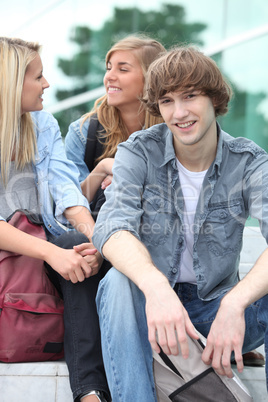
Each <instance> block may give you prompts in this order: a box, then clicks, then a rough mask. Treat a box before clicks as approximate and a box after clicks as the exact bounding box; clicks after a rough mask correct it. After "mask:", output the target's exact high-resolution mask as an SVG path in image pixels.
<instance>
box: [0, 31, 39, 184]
mask: <svg viewBox="0 0 268 402" xmlns="http://www.w3.org/2000/svg"><path fill="white" fill-rule="evenodd" d="M39 51H40V45H39V44H38V43H33V42H26V41H24V40H22V39H17V38H6V37H0V156H1V177H2V181H3V183H4V185H6V183H7V180H8V176H9V169H10V161H11V160H12V158H15V164H16V167H17V168H19V169H22V168H23V167H24V166H25V164H27V163H30V162H31V161H34V156H35V151H36V138H35V133H34V127H33V122H32V118H31V115H30V113H24V114H23V115H21V97H22V89H23V82H24V77H25V73H26V70H27V67H28V65H29V63H30V62H31V61H32V60H33V59H34V58H35V56H36V54H37V53H38V52H39Z"/></svg>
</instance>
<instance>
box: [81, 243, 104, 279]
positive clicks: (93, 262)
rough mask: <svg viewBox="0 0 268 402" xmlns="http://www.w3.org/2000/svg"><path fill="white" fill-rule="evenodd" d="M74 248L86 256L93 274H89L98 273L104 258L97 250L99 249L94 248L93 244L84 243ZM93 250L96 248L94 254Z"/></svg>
mask: <svg viewBox="0 0 268 402" xmlns="http://www.w3.org/2000/svg"><path fill="white" fill-rule="evenodd" d="M74 250H75V251H76V252H77V253H79V254H80V255H81V256H82V257H84V258H85V260H86V261H87V263H88V265H89V266H90V268H91V274H90V275H89V276H92V275H96V274H97V273H98V272H99V270H100V267H101V265H102V262H103V258H102V256H101V254H100V253H99V252H98V251H97V249H96V248H94V246H93V244H92V243H82V244H79V245H78V246H74ZM92 250H95V253H94V254H93V253H92Z"/></svg>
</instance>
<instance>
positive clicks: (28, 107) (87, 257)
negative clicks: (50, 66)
mask: <svg viewBox="0 0 268 402" xmlns="http://www.w3.org/2000/svg"><path fill="white" fill-rule="evenodd" d="M39 51H40V46H39V45H38V44H37V43H32V42H26V41H23V40H20V39H12V38H6V37H0V148H1V150H0V157H1V165H0V167H1V172H0V207H1V213H0V249H1V250H7V251H11V252H15V253H18V254H23V255H27V256H30V257H34V258H38V259H41V260H44V261H45V262H46V263H47V266H48V269H49V271H50V274H51V276H52V277H53V281H55V285H56V286H59V290H60V291H61V292H62V294H63V298H64V324H65V338H64V351H65V359H66V361H67V364H68V367H69V373H70V382H71V387H72V391H73V396H74V399H75V400H77V401H79V400H80V398H82V396H83V395H84V394H85V393H89V392H90V391H91V390H92V387H94V388H95V387H96V386H99V388H100V390H101V391H103V392H106V393H107V395H109V390H108V386H107V383H106V379H105V375H104V369H103V366H102V362H101V364H100V365H99V366H97V367H96V370H95V372H94V373H93V378H92V376H91V378H90V379H88V377H87V372H88V362H89V361H90V359H93V360H94V359H95V356H94V353H95V355H101V351H100V347H99V349H98V348H95V349H94V351H93V352H92V353H89V354H88V347H87V345H88V344H90V342H91V334H92V331H91V329H88V328H87V326H86V324H85V323H86V322H87V321H88V316H89V313H88V311H87V309H88V306H89V305H90V303H94V305H95V302H94V295H91V294H90V291H91V286H92V285H91V284H92V283H94V281H95V282H96V283H98V279H97V276H95V274H96V273H97V272H98V270H99V266H100V265H101V264H102V258H101V256H100V254H99V253H97V250H96V249H95V248H94V247H93V245H92V243H90V240H91V236H92V232H93V227H94V220H93V218H92V216H91V214H90V212H89V205H88V201H87V199H86V198H85V197H84V196H83V195H82V193H81V188H80V184H79V181H78V171H77V169H76V167H75V165H74V164H73V163H72V162H71V161H70V160H68V159H67V157H66V154H65V150H64V145H63V141H62V137H61V134H60V131H59V126H58V124H57V122H56V120H55V119H54V118H53V116H52V115H50V114H49V113H46V112H44V111H42V109H43V105H42V102H43V94H44V91H45V90H46V89H47V88H48V87H49V84H48V82H47V81H46V79H45V77H44V76H43V66H42V61H41V58H40V55H39ZM17 209H27V210H29V211H30V212H33V213H38V214H39V215H40V216H41V217H42V220H43V223H44V226H45V228H46V233H47V238H48V241H45V240H41V239H39V238H36V237H34V236H32V235H29V234H26V233H24V232H22V231H20V230H18V229H16V228H15V227H13V226H11V225H10V224H9V223H8V222H7V218H8V217H9V216H10V215H11V214H13V213H14V211H15V210H17ZM70 223H71V225H72V229H74V228H75V229H76V230H69V228H70ZM80 232H81V233H80ZM75 244H76V245H80V244H82V247H81V250H79V251H78V250H75V249H74V248H73V246H74V245H75ZM89 285H90V286H89ZM95 287H96V286H95ZM92 319H93V320H94V317H93V318H92ZM96 320H97V314H96ZM94 346H95V345H94ZM89 349H90V351H91V348H90V347H89ZM88 398H89V399H88V400H91V401H92V402H93V401H94V400H95V401H97V400H98V399H97V397H96V396H95V395H93V396H89V397H88ZM103 400H104V399H103Z"/></svg>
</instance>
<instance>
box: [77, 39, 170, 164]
mask: <svg viewBox="0 0 268 402" xmlns="http://www.w3.org/2000/svg"><path fill="white" fill-rule="evenodd" d="M118 50H126V51H133V52H134V54H135V57H136V58H137V60H138V62H139V63H140V66H141V68H142V71H143V75H144V80H145V75H146V73H147V70H148V68H149V66H150V64H151V63H152V62H153V61H154V60H155V59H156V58H157V57H159V56H160V54H162V53H164V52H165V51H166V50H165V48H164V46H163V45H162V44H161V43H159V42H158V41H156V40H154V39H151V38H149V37H147V36H145V35H139V34H137V35H131V36H128V37H126V38H124V39H122V40H120V41H118V42H117V43H115V44H114V45H113V46H112V48H111V49H110V50H109V51H108V53H107V54H106V66H107V64H108V62H109V60H110V58H111V56H112V54H113V53H114V52H116V51H118ZM144 109H145V108H144V105H143V104H142V103H141V111H144ZM94 114H97V117H98V120H99V122H100V123H101V124H102V126H103V128H104V130H105V133H103V134H102V136H101V137H102V140H101V141H102V142H103V143H104V152H103V154H102V155H101V157H100V158H99V159H98V161H99V160H101V159H104V158H107V157H114V155H115V153H116V150H117V145H118V144H119V143H120V142H123V141H126V140H127V139H128V137H129V133H128V131H127V128H126V126H125V124H124V122H123V120H122V118H121V115H120V112H119V110H118V109H117V108H116V107H114V106H109V105H108V103H107V95H104V96H102V97H101V98H99V99H97V100H96V102H95V104H94V107H93V109H92V110H91V111H90V112H89V113H86V114H85V115H84V116H83V119H82V125H83V124H84V123H85V121H86V120H87V119H90V118H91V117H92V115H94ZM162 121H163V120H162V118H161V117H155V116H153V115H151V114H150V113H149V112H148V111H146V110H145V121H144V122H142V123H143V124H144V127H145V128H148V127H150V126H152V125H154V124H157V123H160V122H162Z"/></svg>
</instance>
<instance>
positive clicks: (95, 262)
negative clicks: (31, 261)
mask: <svg viewBox="0 0 268 402" xmlns="http://www.w3.org/2000/svg"><path fill="white" fill-rule="evenodd" d="M84 244H86V246H84V247H83V249H84V251H83V252H82V253H80V252H78V251H76V250H75V249H64V248H61V247H57V246H54V247H53V250H52V252H51V253H48V256H47V258H46V259H45V261H46V262H47V263H48V264H49V265H50V266H51V267H52V268H53V269H54V270H55V271H57V272H58V273H59V274H60V275H61V276H62V277H63V278H64V279H66V280H70V281H71V282H73V283H77V282H83V281H84V280H85V278H89V277H90V276H91V275H92V274H93V273H94V274H96V273H97V272H98V270H99V265H100V259H99V257H97V256H96V253H97V249H96V248H94V247H93V245H92V243H84ZM83 254H84V255H83ZM94 270H95V272H94Z"/></svg>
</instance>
